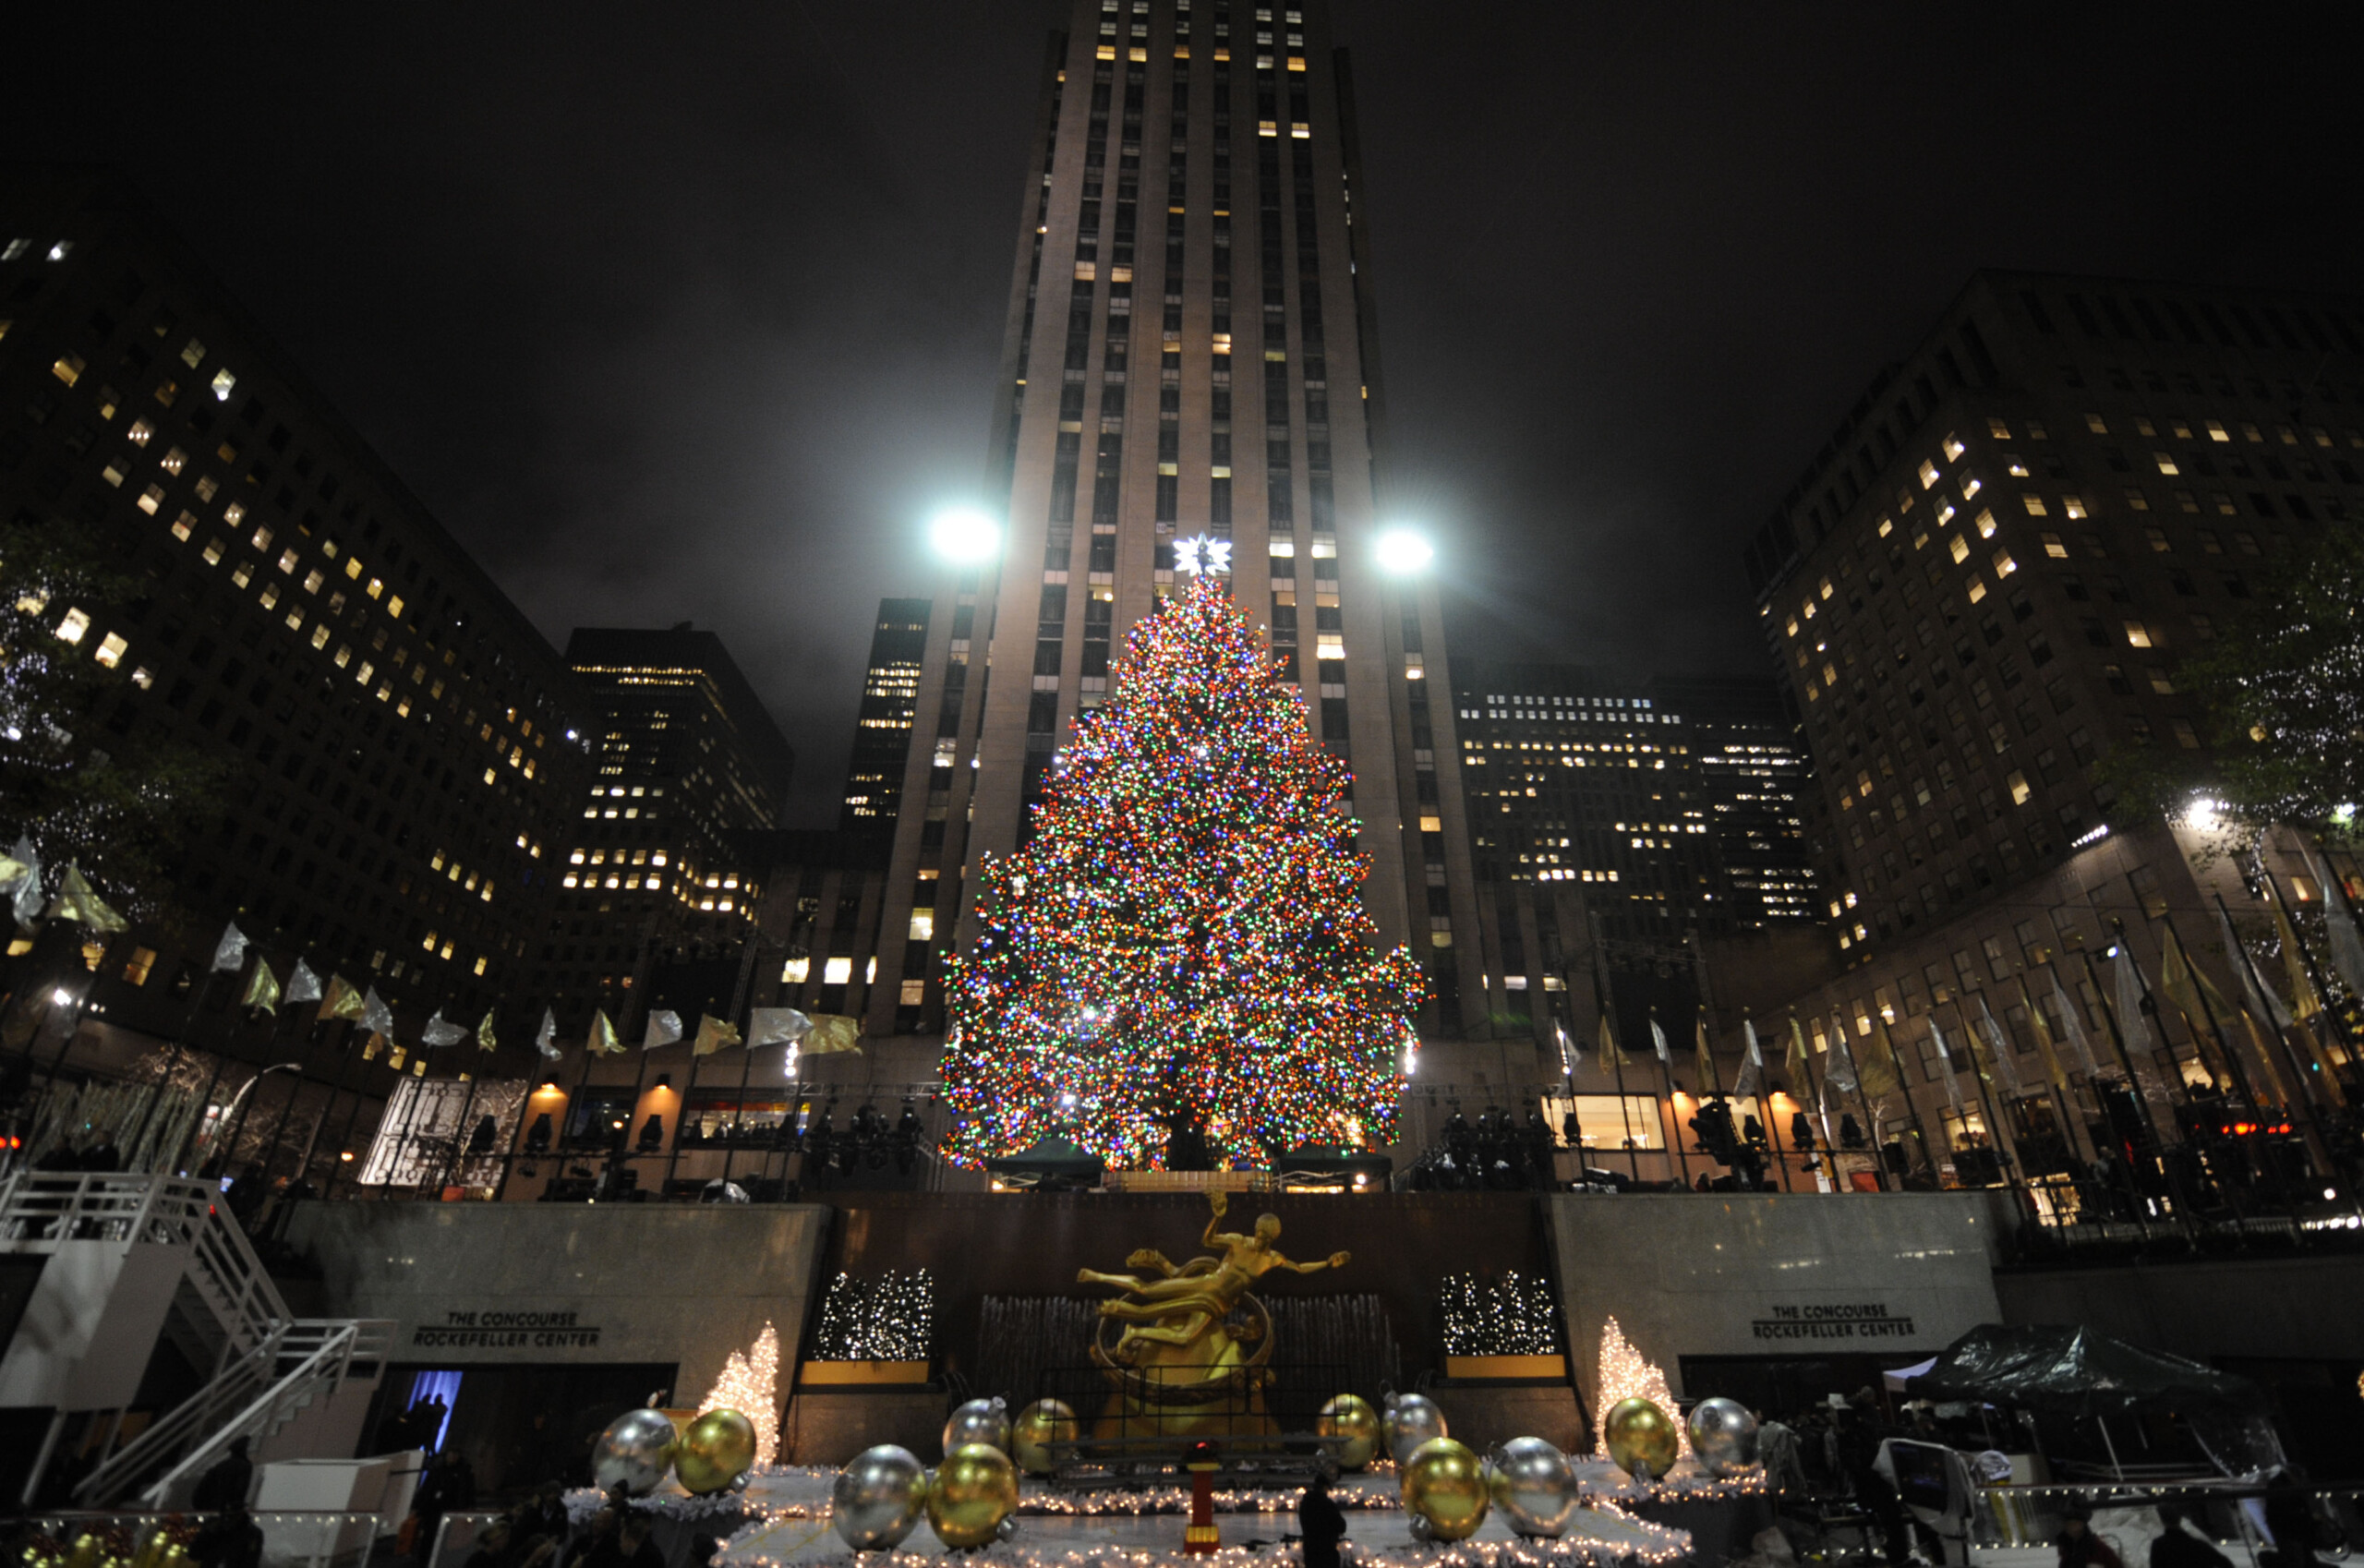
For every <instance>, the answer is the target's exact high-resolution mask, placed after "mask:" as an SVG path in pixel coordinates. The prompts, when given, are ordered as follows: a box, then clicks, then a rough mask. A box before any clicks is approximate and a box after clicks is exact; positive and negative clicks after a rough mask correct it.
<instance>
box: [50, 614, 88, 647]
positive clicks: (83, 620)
mask: <svg viewBox="0 0 2364 1568" xmlns="http://www.w3.org/2000/svg"><path fill="white" fill-rule="evenodd" d="M89 630H90V616H89V614H87V613H86V612H84V611H82V610H78V609H69V610H67V611H66V619H65V620H63V621H59V622H58V623H57V637H58V641H60V642H65V643H78V642H80V641H81V640H82V634H83V633H86V632H88V631H89Z"/></svg>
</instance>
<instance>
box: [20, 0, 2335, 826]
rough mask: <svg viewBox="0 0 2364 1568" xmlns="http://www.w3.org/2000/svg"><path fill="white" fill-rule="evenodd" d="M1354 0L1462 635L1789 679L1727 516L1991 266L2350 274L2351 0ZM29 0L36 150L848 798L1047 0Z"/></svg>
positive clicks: (1767, 496) (1391, 300) (557, 619)
mask: <svg viewBox="0 0 2364 1568" xmlns="http://www.w3.org/2000/svg"><path fill="white" fill-rule="evenodd" d="M1337 4H1338V6H1339V10H1338V17H1337V25H1338V32H1339V35H1340V37H1341V38H1342V40H1344V41H1345V42H1347V43H1348V44H1349V45H1351V46H1352V48H1353V50H1354V54H1355V71H1356V78H1357V88H1358V91H1359V93H1360V98H1361V106H1362V131H1363V137H1364V143H1365V151H1366V171H1365V173H1366V176H1367V183H1368V206H1367V209H1366V212H1367V215H1368V216H1369V219H1370V221H1371V222H1372V223H1373V225H1374V235H1375V242H1376V245H1377V247H1378V263H1377V284H1378V291H1379V305H1380V321H1381V352H1382V355H1383V357H1384V363H1385V371H1386V378H1387V384H1388V395H1389V398H1390V400H1391V404H1392V417H1393V437H1394V441H1395V447H1394V453H1393V464H1394V466H1393V487H1392V492H1391V501H1390V505H1389V507H1388V511H1389V513H1390V514H1391V516H1392V517H1393V518H1397V519H1401V520H1404V521H1407V522H1417V523H1418V524H1421V525H1425V526H1427V527H1428V528H1429V529H1430V530H1432V531H1433V533H1434V534H1435V535H1436V537H1437V538H1438V542H1439V545H1440V547H1441V565H1442V566H1444V567H1445V568H1446V570H1447V572H1448V574H1449V577H1450V579H1451V584H1452V587H1453V593H1454V596H1455V598H1456V600H1457V601H1458V604H1459V605H1460V607H1461V609H1460V614H1459V619H1460V620H1462V621H1464V622H1465V623H1467V624H1468V625H1470V626H1472V627H1474V628H1477V631H1476V633H1474V634H1473V635H1471V636H1469V637H1467V638H1465V640H1464V643H1463V648H1464V649H1465V651H1472V652H1478V653H1481V654H1488V655H1507V656H1523V657H1569V658H1581V659H1586V660H1589V661H1593V662H1597V663H1602V664H1608V665H1612V666H1617V667H1621V668H1623V669H1627V670H1630V671H1632V672H1634V673H1637V674H1638V673H1644V672H1647V671H1650V670H1666V671H1685V672H1690V671H1734V672H1743V673H1759V672H1762V671H1763V670H1764V669H1765V668H1766V666H1765V660H1764V657H1763V655H1762V644H1761V642H1760V641H1759V638H1758V633H1757V632H1756V630H1755V617H1754V615H1753V613H1752V612H1751V609H1750V606H1749V603H1748V598H1747V590H1746V585H1745V582H1744V580H1743V575H1742V572H1741V567H1740V551H1741V547H1742V545H1743V542H1744V541H1745V539H1746V537H1747V536H1748V534H1749V533H1750V531H1751V530H1752V529H1754V528H1755V525H1757V524H1759V523H1760V522H1761V521H1762V520H1763V519H1764V517H1765V516H1766V515H1767V513H1768V512H1769V511H1770V510H1771V508H1772V506H1773V505H1774V503H1775V502H1776V501H1778V500H1779V497H1780V496H1781V494H1782V493H1783V492H1784V491H1785V490H1786V489H1787V488H1789V485H1790V484H1791V481H1792V480H1793V479H1794V478H1795V477H1796V476H1797V475H1798V473H1799V472H1800V471H1801V470H1802V469H1803V467H1804V465H1805V464H1806V462H1807V460H1808V459H1809V458H1810V457H1811V456H1812V455H1813V453H1814V452H1815V450H1816V449H1817V448H1818V447H1819V446H1820V445H1821V443H1822V441H1823V440H1824V438H1825V437H1826V436H1827V434H1828V433H1829V431H1830V429H1831V428H1833V427H1834V426H1835V425H1836V424H1837V422H1838V420H1839V417H1840V416H1842V415H1843V414H1844V413H1845V411H1846V410H1847V408H1848V407H1849V406H1850V405H1851V404H1852V403H1853V401H1854V399H1855V397H1856V396H1857V394H1858V393H1859V392H1860V391H1861V390H1862V388H1863V385H1864V383H1865V382H1867V381H1868V380H1869V379H1870V378H1871V376H1872V375H1873V373H1874V372H1875V371H1876V369H1877V368H1878V367H1879V366H1880V365H1881V364H1882V363H1883V362H1884V361H1887V360H1889V359H1893V358H1896V357H1900V356H1902V355H1903V354H1904V353H1905V352H1907V351H1908V350H1909V349H1910V348H1911V347H1912V344H1914V343H1915V342H1916V341H1917V339H1918V338H1919V336H1920V334H1921V333H1922V332H1924V331H1925V330H1926V328H1927V327H1928V325H1929V324H1930V323H1931V322H1932V321H1933V320H1935V319H1936V315H1937V313H1938V312H1939V311H1940V310H1941V309H1942V308H1944V306H1945V305H1946V303H1947V301H1948V299H1950V298H1951V296H1953V295H1954V293H1955V292H1956V291H1957V290H1958V289H1959V288H1960V285H1961V284H1962V283H1963V281H1964V280H1965V279H1966V278H1967V277H1968V276H1969V274H1970V273H1971V271H1972V270H1974V269H1976V268H1978V267H1981V266H2004V267H2026V268H2038V269H2046V270H2057V271H2093V272H2107V273H2117V274H2121V275H2135V276H2144V277H2153V278H2162V279H2174V280H2188V281H2198V282H2214V283H2256V284H2274V285H2284V286H2293V287H2300V288H2313V289H2326V290H2329V289H2341V288H2346V289H2354V288H2356V287H2357V286H2358V280H2359V279H2364V219H2359V217H2358V211H2359V209H2358V193H2357V185H2356V164H2357V156H2358V151H2359V150H2364V127H2359V120H2364V111H2359V109H2358V103H2360V102H2364V90H2359V88H2358V82H2357V78H2356V76H2355V72H2354V64H2355V61H2356V60H2357V58H2358V49H2357V43H2358V35H2357V30H2356V25H2355V23H2354V22H2353V21H2351V20H2349V19H2348V18H2349V17H2350V15H2351V14H2352V10H2351V8H2346V7H2336V6H2322V7H2319V8H2314V9H2299V8H2293V7H2275V6H2213V7H2201V6H2185V7H2175V6H2165V7H2160V6H2143V7H2137V6H2117V7H2113V6H2064V5H2060V4H2049V5H2041V6H2037V5H2026V6H2015V5H1994V4H1985V5H1979V4H1973V5H1966V6H1942V7H1941V6H1896V5H1882V6H1808V5H1782V6H1761V5H1759V6H1618V7H1609V6H1570V5H1550V6H1545V5H1527V6H1491V7H1468V6H1441V5H1438V4H1436V3H1435V0H1429V3H1425V4H1416V3H1413V0H1337ZM46 8H47V10H49V11H50V12H51V13H53V14H54V15H53V17H52V19H51V24H50V25H51V31H50V35H49V39H48V46H47V47H45V48H44V47H31V46H29V45H30V42H32V41H30V40H28V39H27V38H26V37H25V36H24V35H23V34H21V33H19V34H18V37H17V38H16V39H15V41H14V42H13V43H12V47H11V49H10V51H9V54H10V56H11V57H10V58H9V59H8V60H7V61H6V64H5V66H0V127H5V138H6V139H5V142H0V146H5V148H6V151H7V153H8V155H10V156H17V157H35V158H75V159H95V160H103V161H107V162H112V163H117V164H119V165H120V166H122V167H123V168H124V169H126V170H127V171H128V172H129V173H130V174H131V175H133V176H134V177H135V178H136V179H137V180H138V181H139V184H140V185H141V186H142V187H144V188H145V189H146V190H147V192H148V193H149V195H150V196H151V199H153V200H154V202H155V203H156V204H157V206H158V207H159V208H161V209H162V210H163V212H164V213H165V214H166V215H167V216H168V217H169V218H171V219H172V220H173V221H174V222H175V223H177V224H179V226H180V227H181V229H182V232H183V233H184V234H185V235H187V238H188V239H189V240H190V241H191V242H193V244H194V245H195V246H196V247H197V248H198V250H199V253H200V254H202V255H203V256H205V257H206V258H208V259H210V260H211V263H212V264H213V265H214V266H215V268H216V269H217V270H218V271H220V272H221V274H222V275H223V278H224V280H225V281H226V282H227V283H229V285H230V286H231V288H232V289H233V290H234V292H235V293H236V294H237V295H238V296H240V297H241V298H242V299H243V300H244V302H245V303H246V304H247V307H248V308H250V309H251V310H252V311H253V312H254V313H255V314H256V315H258V316H259V317H260V318H261V320H263V321H264V323H265V324H266V325H267V326H268V327H270V328H271V330H272V331H273V332H275V333H276V334H277V336H278V337H279V339H280V340H281V342H282V343H283V344H284V345H285V347H286V348H287V349H288V350H289V351H290V352H291V353H292V354H293V355H294V356H295V358H296V360H297V362H298V363H300V364H301V365H302V366H304V367H305V368H307V370H308V372H309V373H310V375H311V376H312V378H313V379H314V380H316V381H317V382H319V383H320V385H321V386H322V387H323V388H325V389H326V391H327V392H328V393H329V394H330V396H331V397H332V399H333V400H334V401H335V402H336V403H337V404H338V405H339V406H340V407H341V408H342V410H343V411H344V414H345V415H346V416H347V417H348V418H350V419H351V421H352V422H353V423H354V424H355V425H356V427H357V428H359V429H360V430H361V432H362V433H363V435H364V436H365V437H366V438H367V439H368V440H370V441H371V442H372V443H374V444H375V446H376V447H377V449H378V450H379V451H380V452H381V453H382V454H383V455H384V456H385V458H386V459H387V460H388V461H389V462H390V463H391V464H392V466H393V468H394V469H395V470H396V471H397V472H398V473H400V474H402V475H403V476H404V477H405V478H407V480H408V481H409V482H410V484H411V485H412V487H413V488H415V489H416V491H417V492H418V493H419V494H420V495H421V496H423V497H424V498H425V499H426V500H427V501H428V504H429V505H430V506H431V507H433V508H434V509H435V511H436V512H437V513H439V515H440V517H441V518H442V520H443V522H444V523H445V525H447V526H448V527H449V528H450V529H451V530H452V532H453V533H454V534H455V535H457V536H458V537H459V538H460V540H461V541H462V542H463V543H464V545H466V546H467V547H468V548H470V549H473V550H474V551H475V552H476V555H477V556H478V557H479V559H481V560H482V561H484V562H485V564H486V565H487V566H488V568H489V569H490V570H491V572H492V573H493V574H494V575H495V576H496V577H497V578H498V579H499V580H500V581H501V583H502V584H503V585H505V586H506V587H507V588H508V590H509V592H510V593H511V594H512V596H513V597H515V598H516V599H517V600H518V602H519V603H520V604H521V605H523V607H524V608H525V610H526V612H527V613H528V614H530V615H531V616H532V617H533V618H534V620H535V621H536V622H537V624H538V625H539V626H540V627H541V629H542V630H543V632H544V633H547V634H548V635H549V637H550V639H551V640H552V641H553V642H554V643H559V644H561V645H562V644H563V643H564V641H565V638H566V634H567V632H568V630H569V629H570V628H571V627H573V626H575V625H578V624H616V625H635V624H637V625H659V624H665V623H668V622H671V621H680V620H694V621H696V622H697V623H698V624H700V625H702V626H712V627H714V628H717V629H718V630H719V631H720V632H721V633H723V635H724V637H725V639H726V640H727V642H728V643H729V645H730V647H731V649H732V650H733V652H734V653H735V655H736V656H737V657H738V658H739V660H740V662H741V663H742V665H743V666H744V667H745V669H746V670H747V673H748V675H749V676H750V677H751V678H752V679H753V680H754V683H755V685H756V687H757V689H758V690H759V691H760V692H762V693H763V694H764V695H765V696H766V698H767V699H768V700H769V702H770V703H771V705H772V707H773V711H774V713H775V715H776V716H777V717H778V719H779V721H780V724H781V727H782V729H783V730H786V731H787V732H788V735H789V737H790V741H791V742H793V743H794V744H795V745H796V747H797V749H798V751H799V753H800V763H799V767H798V781H797V796H796V801H795V803H794V808H793V812H792V817H793V819H794V820H795V821H797V822H798V823H800V824H803V825H816V826H817V825H823V824H826V823H827V822H830V821H833V820H834V817H835V804H834V802H835V797H836V794H837V792H838V785H839V782H840V780H841V778H842V774H843V769H844V759H845V755H846V751H847V748H848V745H849V742H850V735H851V728H852V718H853V710H854V705H855V701H856V698H857V695H858V686H859V676H860V669H861V665H862V654H863V653H864V651H865V650H866V647H867V643H868V627H869V621H870V616H871V612H872V610H873V609H874V606H875V603H876V601H877V599H878V597H880V596H881V595H882V594H889V593H907V592H925V591H926V590H927V589H928V587H929V586H930V580H929V577H928V574H927V572H926V569H925V565H924V562H923V561H922V560H921V559H920V558H919V557H918V555H917V539H918V537H919V530H920V527H921V525H922V523H923V519H924V518H925V516H926V515H927V514H928V513H929V512H931V511H932V510H933V509H934V508H935V506H937V505H938V504H941V503H943V502H946V501H958V500H960V499H963V498H966V497H969V496H972V495H974V494H975V493H976V487H977V486H978V484H979V483H980V476H981V475H982V473H983V465H984V459H985V451H986V425H987V421H988V417H989V416H990V412H991V407H992V398H993V386H992V382H993V380H994V376H995V366H996V360H997V356H998V353H999V347H1000V337H1001V330H1002V319H1003V309H1004V305H1005V301H1006V299H1007V287H1008V279H1009V268H1010V264H1011V259H1012V256H1013V254H1014V251H1013V247H1014V243H1015V225H1016V223H1017V214H1018V203H1019V196H1020V193H1021V189H1022V187H1023V184H1024V180H1025V174H1024V170H1023V167H1022V165H1023V163H1024V155H1025V148H1026V142H1027V138H1028V134H1029V129H1030V126H1029V119H1030V116H1031V112H1032V108H1033V95H1034V90H1035V85H1036V81H1037V78H1038V71H1039V67H1040V63H1041V59H1042V52H1043V34H1044V32H1045V30H1047V29H1048V28H1049V27H1051V26H1052V25H1054V24H1055V23H1056V22H1057V21H1058V20H1059V19H1060V18H1062V17H1063V16H1064V15H1065V11H1066V7H1065V6H1062V5H1058V4H1055V3H1045V0H1024V3H1019V0H1005V3H1003V4H999V5H984V4H978V3H975V0H971V3H967V4H953V3H949V0H906V3H903V4H898V5H893V6H887V5H877V4H860V5H856V4H840V5H835V6H831V5H826V4H823V3H821V0H781V3H777V4H771V5H752V4H749V5H703V4H694V3H672V4H666V5H661V6H658V5H644V6H621V5H611V4H603V5H587V6H551V5H539V6H487V5H482V4H477V5H471V6H457V5H440V4H439V5H426V4H409V5H399V6H361V5H352V4H338V3H331V4H326V5H322V4H318V3H313V4H307V5H294V4H276V3H273V4H249V5H239V6H187V5H180V6H170V7H165V6H153V7H150V6H119V5H95V4H67V3H63V0H51V3H50V4H49V5H48V6H47V7H46ZM1440 18H1453V28H1452V30H1444V31H1440V30H1438V28H1437V25H1436V24H1437V23H1438V21H1439V19H1440Z"/></svg>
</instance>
